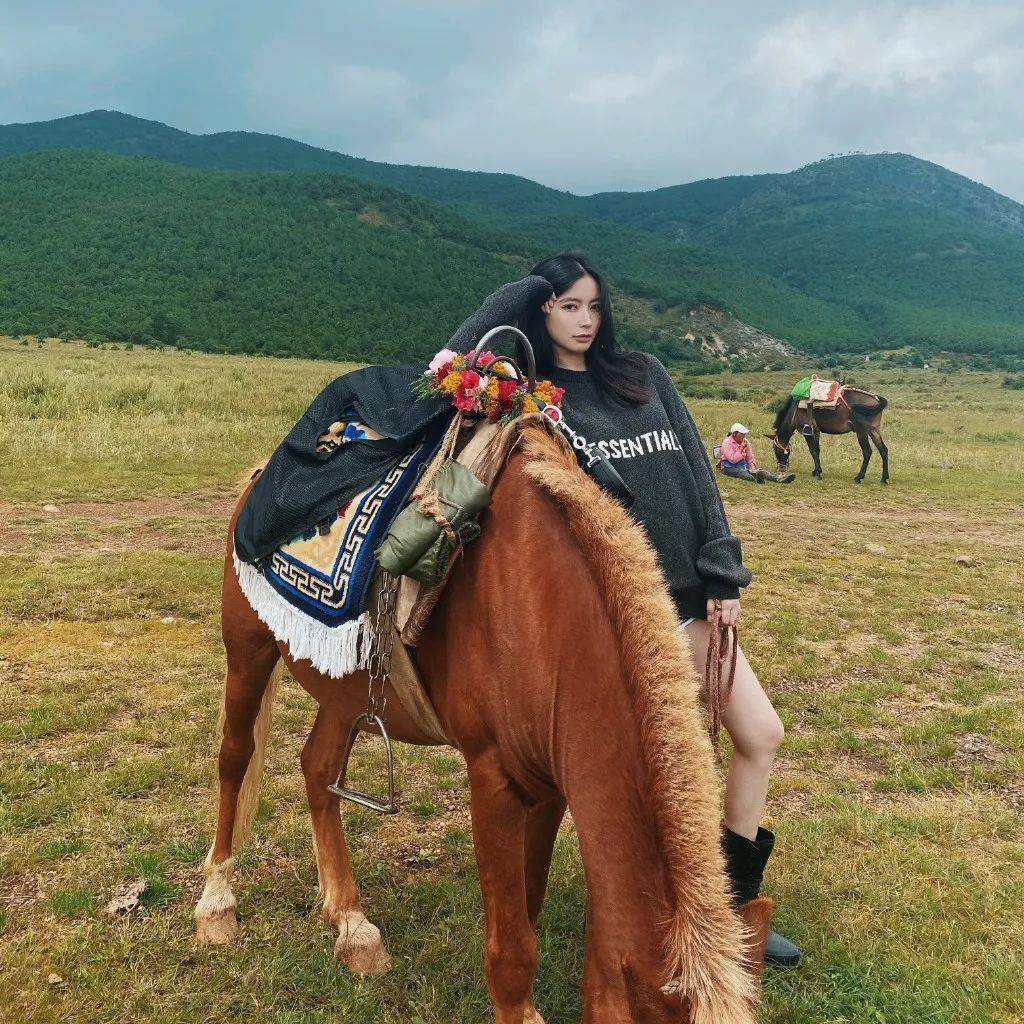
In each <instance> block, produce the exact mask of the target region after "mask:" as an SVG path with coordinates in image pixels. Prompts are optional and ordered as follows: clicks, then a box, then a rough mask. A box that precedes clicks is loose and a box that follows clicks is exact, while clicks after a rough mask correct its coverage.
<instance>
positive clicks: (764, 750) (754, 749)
mask: <svg viewBox="0 0 1024 1024" xmlns="http://www.w3.org/2000/svg"><path fill="white" fill-rule="evenodd" d="M732 711H733V714H732V715H731V716H730V717H729V720H727V721H726V722H725V726H726V728H727V729H728V730H729V735H730V736H731V737H732V746H733V750H734V751H736V753H737V754H739V755H740V756H741V757H745V758H755V759H757V760H770V759H771V758H773V757H774V756H775V755H776V753H777V752H778V749H779V748H780V746H781V745H782V740H783V739H784V738H785V728H784V727H783V725H782V720H781V719H780V718H779V717H778V713H777V712H776V711H775V709H774V708H773V707H772V706H771V703H770V702H769V701H768V699H767V697H762V698H761V699H760V700H752V701H750V705H749V706H748V707H746V708H734V709H732Z"/></svg>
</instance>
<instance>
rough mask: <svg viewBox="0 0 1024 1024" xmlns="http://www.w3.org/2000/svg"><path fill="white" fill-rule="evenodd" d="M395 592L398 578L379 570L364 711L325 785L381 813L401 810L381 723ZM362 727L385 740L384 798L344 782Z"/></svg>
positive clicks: (392, 758)
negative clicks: (333, 778)
mask: <svg viewBox="0 0 1024 1024" xmlns="http://www.w3.org/2000/svg"><path fill="white" fill-rule="evenodd" d="M397 591H398V579H397V577H395V576H392V575H391V574H390V573H386V572H383V571H382V572H381V583H380V589H379V590H378V592H377V615H376V618H375V619H374V622H373V640H372V642H371V647H370V659H369V674H370V682H369V685H368V687H367V693H366V710H365V711H364V712H362V713H361V714H359V715H357V716H356V718H355V719H354V721H353V722H352V726H351V728H350V729H349V731H348V739H347V740H346V741H345V748H344V750H343V751H342V756H341V767H340V768H339V769H338V777H337V778H336V779H335V780H334V782H333V783H331V785H329V786H328V787H327V791H328V792H329V793H332V794H333V795H334V796H339V797H341V798H342V799H343V800H351V801H352V802H353V803H356V804H360V805H361V806H363V807H369V808H370V810H373V811H379V812H380V813H381V814H397V813H398V812H399V810H400V808H399V805H398V796H397V794H396V793H395V755H394V751H393V750H392V748H391V737H390V736H389V735H388V730H387V726H386V725H385V724H384V707H385V705H386V704H387V700H388V699H387V694H386V693H385V692H384V686H385V684H386V683H387V680H388V675H389V674H390V671H391V650H392V647H393V645H394V642H395V630H394V608H395V598H396V595H397ZM364 729H365V731H367V732H370V731H376V732H377V733H378V734H379V735H380V737H381V739H383V740H384V754H385V757H386V758H387V777H388V795H387V798H386V799H384V798H382V797H375V796H371V795H370V794H369V793H363V792H361V791H360V790H358V789H352V788H350V787H349V786H346V785H345V777H346V775H347V774H348V763H349V759H350V758H351V756H352V748H353V747H354V746H355V742H356V737H357V736H358V735H359V733H360V732H361V731H363V730H364Z"/></svg>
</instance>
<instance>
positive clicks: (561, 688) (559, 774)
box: [196, 429, 771, 1024]
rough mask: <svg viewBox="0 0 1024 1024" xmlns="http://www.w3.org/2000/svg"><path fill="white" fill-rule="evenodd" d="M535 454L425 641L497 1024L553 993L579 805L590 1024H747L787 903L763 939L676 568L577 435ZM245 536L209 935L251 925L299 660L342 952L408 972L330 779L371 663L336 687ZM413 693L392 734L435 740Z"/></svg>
mask: <svg viewBox="0 0 1024 1024" xmlns="http://www.w3.org/2000/svg"><path fill="white" fill-rule="evenodd" d="M519 443H520V449H521V450H516V451H514V452H513V454H512V456H511V458H510V459H509V461H508V463H507V465H506V467H505V469H504V471H503V472H502V474H501V475H500V477H499V478H498V480H497V483H496V484H495V487H494V492H493V500H492V503H491V505H490V507H489V509H488V510H487V512H486V513H485V516H486V522H485V528H484V531H483V535H482V537H481V538H480V539H479V540H478V541H476V542H475V543H474V544H472V545H470V546H469V547H468V548H467V550H466V554H465V557H464V558H463V560H462V561H461V563H460V565H459V568H458V571H457V572H456V573H454V574H453V576H452V578H451V580H450V582H449V583H448V585H447V587H446V589H445V591H444V593H443V595H442V596H441V598H440V600H439V602H438V604H437V606H436V608H435V609H434V611H433V613H432V616H431V619H430V622H429V624H428V628H427V630H426V632H425V633H424V634H423V637H422V639H421V640H420V642H419V645H418V646H417V647H416V648H415V649H414V651H413V653H414V656H415V659H416V662H417V663H418V666H419V669H420V672H421V675H422V677H423V679H424V682H425V685H426V687H427V689H428V692H429V695H430V698H431V701H432V703H433V704H434V707H435V709H436V711H437V713H438V716H439V718H440V720H441V722H442V723H443V725H444V728H445V731H446V733H447V735H448V736H449V737H451V738H452V741H453V743H454V744H455V745H456V746H457V747H458V749H459V750H460V751H461V752H462V754H463V755H464V756H465V759H466V765H467V770H468V774H469V783H470V803H471V811H472V820H473V841H474V848H475V852H476V858H477V864H478V867H479V874H480V888H481V892H482V895H483V906H484V915H485V927H486V953H485V968H486V975H487V983H488V988H489V990H490V995H491V1000H492V1003H493V1006H494V1014H495V1021H496V1022H498V1024H524V1022H527V1024H542V1018H541V1017H540V1014H539V1013H538V1012H537V1010H536V1008H535V1007H534V1005H533V996H532V987H533V977H534V973H535V970H536V967H537V960H538V947H537V936H536V924H537V918H538V915H539V913H540V909H541V904H542V902H543V899H544V893H545V889H546V886H547V875H548V869H549V866H550V862H551V855H552V850H553V846H554V841H555V837H556V834H557V831H558V828H559V824H560V822H561V821H562V818H563V815H564V813H565V810H566V807H567V806H568V808H569V810H570V811H571V813H572V816H573V820H574V822H575V827H576V832H577V834H578V837H579V844H580V854H581V857H582V860H583V864H584V869H585V875H586V887H587V914H586V948H585V960H584V978H583V1019H584V1020H585V1021H588V1022H593V1024H598V1022H608V1024H611V1022H613V1021H614V1022H616V1024H618V1022H621V1021H637V1022H644V1024H660V1022H668V1021H679V1022H683V1021H686V1022H690V1021H694V1022H700V1024H711V1022H715V1024H748V1022H752V1021H753V1010H752V1004H753V994H754V981H753V979H752V977H751V975H753V974H756V973H757V972H758V970H759V965H760V962H761V958H762V956H763V943H764V938H765V936H766V934H767V927H768V918H769V916H770V907H771V903H770V901H769V900H764V899H761V900H757V901H754V902H752V903H748V904H746V905H745V907H744V908H743V909H742V911H741V914H742V918H743V919H745V920H746V922H747V924H748V926H749V928H750V929H751V932H752V934H753V935H754V936H755V937H756V938H755V940H754V941H753V942H752V943H751V944H750V945H749V946H745V944H744V927H743V924H742V921H741V917H740V916H738V915H737V914H735V913H734V912H733V911H732V909H731V906H730V899H729V894H728V890H727V885H726V878H725V874H724V868H723V861H722V855H721V850H720V804H719V795H720V793H719V789H720V787H719V779H718V776H717V773H716V770H715V766H714V759H713V755H712V751H711V745H710V741H709V738H708V736H707V733H706V730H705V727H704V724H703V720H702V715H701V710H700V706H699V703H698V681H697V678H696V674H695V673H694V671H693V668H692V663H691V661H690V659H689V653H688V651H687V647H686V643H687V642H686V639H685V637H684V636H683V635H682V634H681V633H680V632H679V631H678V630H677V628H676V627H677V616H676V613H675V609H674V607H673V605H672V602H671V599H670V597H669V594H668V591H667V588H666V586H665V584H664V579H663V577H662V576H661V572H660V568H659V567H658V563H657V559H656V556H655V554H654V552H653V550H652V549H651V547H650V544H649V542H648V541H647V539H646V536H645V535H644V533H643V530H642V528H641V527H639V525H638V524H636V523H635V522H634V521H633V520H632V519H631V518H630V517H629V515H628V514H627V512H626V511H625V509H624V508H623V507H622V506H620V505H618V504H617V503H616V502H615V501H614V500H613V499H612V498H610V497H609V496H608V495H606V494H605V493H604V492H602V491H601V490H600V488H599V487H598V486H597V485H596V484H595V483H594V482H593V481H592V480H591V479H590V478H589V477H587V476H586V475H585V474H584V473H583V472H582V470H580V468H579V467H578V465H577V464H576V460H575V457H574V456H573V454H572V452H571V451H570V450H569V449H568V447H567V445H565V443H564V442H562V441H561V440H556V439H554V438H552V437H550V436H549V435H548V434H547V433H546V432H545V431H541V430H539V429H528V430H527V431H525V432H524V433H523V435H522V436H521V438H520V442H519ZM244 497H245V496H244V495H243V498H242V500H241V501H240V502H239V507H241V503H242V501H244ZM237 514H238V510H237V509H236V511H235V516H236V517H237ZM232 534H233V520H232V527H231V529H229V533H228V538H229V539H228V544H227V557H226V560H225V571H224V589H223V603H222V622H223V635H224V643H225V646H226V648H227V679H226V683H225V695H224V714H223V738H222V742H221V747H220V760H219V775H220V792H219V808H218V817H217V833H216V838H215V840H214V843H213V847H212V849H211V850H210V853H209V855H208V857H207V860H206V865H205V872H206V876H207V882H206V887H205V889H204V891H203V895H202V898H201V899H200V901H199V904H198V906H197V907H196V923H197V934H198V936H199V938H200V939H202V940H205V941H209V942H225V941H230V939H231V938H233V937H234V935H235V934H236V932H237V928H238V925H237V920H236V914H235V899H234V896H233V894H232V892H231V887H230V878H231V874H232V869H233V866H234V857H233V855H234V853H235V851H237V849H238V847H239V844H240V843H241V841H242V840H243V838H244V836H245V833H246V830H247V829H248V827H249V823H250V820H251V817H252V811H253V808H254V807H255V803H256V797H257V787H258V784H259V774H260V768H261V764H262V761H263V754H264V747H265V743H266V738H267V731H268V726H269V720H270V708H271V704H272V701H273V696H274V687H275V685H276V679H277V677H278V675H279V673H280V666H281V662H282V660H283V662H284V663H285V664H287V666H288V667H289V669H290V670H291V672H292V674H293V675H294V677H295V678H296V679H297V680H298V682H299V683H300V684H301V685H302V686H303V687H304V688H305V689H306V690H307V691H309V693H310V694H312V696H313V697H314V698H315V699H316V701H317V702H318V704H319V711H318V713H317V716H316V721H315V723H314V725H313V730H312V732H311V733H310V736H309V739H308V740H307V742H306V745H305V747H304V748H303V751H302V757H301V762H302V770H303V773H304V775H305V780H306V791H307V794H308V797H309V804H310V810H311V814H312V819H313V840H314V847H315V852H316V862H317V870H318V874H319V882H320V891H321V894H322V897H323V913H324V916H325V918H326V919H327V920H328V921H330V922H331V923H332V924H333V925H334V926H335V927H336V928H337V930H338V939H337V942H336V945H335V954H336V956H337V958H338V959H339V960H341V961H342V962H343V963H345V964H347V965H348V966H349V967H350V968H351V969H352V970H354V971H357V972H360V973H370V974H372V973H379V972H381V971H383V970H386V969H387V967H388V966H389V964H390V959H389V957H388V954H387V952H386V950H385V948H384V945H383V943H382V941H381V936H380V932H379V931H378V929H377V927H376V926H375V925H373V924H371V923H370V922H369V921H368V920H367V918H366V917H365V915H364V914H363V912H362V910H361V908H360V902H359V893H358V890H357V888H356V884H355V881H354V879H353V877H352V870H351V864H350V861H349V855H348V850H347V848H346V845H345V838H344V834H343V831H342V826H341V815H340V813H339V800H338V798H337V797H335V796H332V795H331V794H330V793H329V792H328V789H327V787H328V784H329V783H331V782H332V781H333V780H334V778H335V776H336V774H337V772H338V767H339V762H340V759H341V753H342V751H341V747H342V740H343V738H344V736H345V735H346V733H347V730H348V727H349V723H350V722H351V721H352V720H353V719H354V718H355V716H356V715H357V714H358V713H359V712H361V711H362V710H363V708H364V706H365V701H366V689H367V677H366V673H365V672H357V673H353V674H352V677H351V678H350V679H349V678H346V679H345V680H338V679H332V678H329V677H327V676H325V675H323V674H321V673H319V672H317V671H315V670H314V669H312V668H311V666H310V664H309V662H308V661H295V660H294V659H293V658H292V657H291V656H290V654H289V652H288V650H287V647H286V646H285V645H282V644H279V643H278V642H277V641H276V640H275V639H274V637H273V635H272V634H271V633H270V631H269V629H268V628H267V627H266V626H265V625H264V624H263V623H262V622H261V621H260V620H259V618H258V617H257V616H256V614H255V612H254V611H253V609H252V607H251V606H250V605H249V603H248V602H247V600H246V599H245V597H244V596H243V594H242V592H241V590H240V589H239V586H238V581H237V578H236V575H235V571H234V567H233V565H232V559H231V547H232V543H231V539H230V538H231V536H232ZM584 636H585V637H586V643H581V640H582V638H583V637H584ZM390 696H391V699H390V701H389V704H388V720H389V729H390V731H391V732H392V734H393V736H394V737H395V738H396V739H400V740H403V741H407V742H411V743H423V742H428V741H427V740H426V739H425V738H424V736H423V735H422V734H420V733H419V732H418V731H417V728H416V727H415V726H414V725H413V724H412V723H411V721H410V720H409V719H408V717H407V716H406V715H405V713H404V712H403V710H402V707H401V704H400V703H399V702H398V700H397V699H396V698H395V696H394V694H391V695H390Z"/></svg>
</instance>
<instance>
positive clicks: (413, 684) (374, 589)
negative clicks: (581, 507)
mask: <svg viewBox="0 0 1024 1024" xmlns="http://www.w3.org/2000/svg"><path fill="white" fill-rule="evenodd" d="M531 426H535V427H541V428H542V429H544V430H547V431H548V432H549V433H551V434H552V435H554V436H558V431H557V430H556V429H555V428H554V426H553V425H552V423H551V420H549V419H548V417H546V416H543V415H541V414H540V413H532V414H529V415H526V416H521V417H520V418H519V419H517V420H515V421H514V422H513V423H509V424H505V425H502V424H498V423H491V422H490V421H488V420H481V421H479V422H466V423H464V424H463V425H462V427H461V428H460V429H459V432H458V437H457V439H456V441H455V450H454V458H455V460H456V461H457V462H459V463H461V464H462V465H463V466H465V467H466V468H467V469H468V470H469V471H470V472H472V473H473V475H474V476H475V477H476V478H477V479H478V480H479V481H480V482H481V483H482V484H484V485H485V486H486V487H488V488H491V487H492V486H493V485H494V482H495V481H496V480H497V478H498V476H499V475H500V473H501V470H502V468H503V467H504V465H505V463H506V462H507V461H508V458H509V456H510V455H511V454H512V451H513V450H514V449H515V446H516V444H517V442H518V441H519V438H520V435H521V434H522V432H523V430H524V429H526V428H527V427H531ZM457 563H458V557H457V555H456V557H455V558H453V559H451V560H450V561H449V562H448V564H447V566H446V567H445V569H444V571H443V574H442V576H441V579H440V582H439V583H437V584H436V585H435V586H426V585H424V584H423V583H421V582H419V581H417V580H415V579H413V578H411V577H409V576H400V577H399V578H398V591H397V595H396V598H395V609H394V625H393V632H392V637H391V642H392V647H391V665H390V671H389V681H390V683H391V687H392V689H393V690H394V693H395V696H396V697H397V698H398V700H399V702H400V703H401V705H402V707H403V709H404V710H405V712H406V713H407V714H408V715H409V717H410V718H411V719H412V720H413V722H415V724H416V725H417V727H418V728H420V729H421V730H422V731H423V732H424V734H425V735H426V736H427V737H429V738H430V739H431V740H432V741H433V742H435V743H438V744H450V740H449V738H448V736H447V735H446V734H445V731H444V726H443V725H442V724H441V721H440V719H439V718H438V717H437V712H436V711H435V710H434V707H433V705H432V704H431V702H430V698H429V696H428V695H427V691H426V687H425V686H424V685H423V680H422V679H421V677H420V674H419V670H418V669H417V667H416V662H415V660H414V659H413V657H412V654H411V648H413V647H415V645H416V643H417V642H418V641H419V639H420V637H421V636H422V635H423V631H424V630H425V629H426V626H427V623H428V621H429V619H430V614H431V612H432V611H433V610H434V607H435V606H436V604H437V602H438V600H440V597H441V595H442V594H443V593H444V588H445V587H446V586H447V584H448V581H449V580H450V578H451V576H452V573H453V571H454V569H455V567H456V565H457ZM381 583H382V572H381V571H380V570H378V571H377V573H376V575H375V577H374V581H373V584H372V586H371V591H370V597H369V600H368V602H367V604H368V607H369V608H375V607H376V605H377V596H378V594H379V592H380V587H381Z"/></svg>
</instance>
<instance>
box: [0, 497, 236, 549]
mask: <svg viewBox="0 0 1024 1024" xmlns="http://www.w3.org/2000/svg"><path fill="white" fill-rule="evenodd" d="M237 500H238V499H237V495H236V494H234V493H230V494H220V495H212V496H211V495H197V494H188V495H182V496H178V497H160V498H141V499H134V500H130V501H77V502H76V501H71V502H63V503H61V504H60V505H58V506H44V505H41V504H37V503H30V504H12V503H10V502H0V549H10V550H20V549H23V548H24V546H25V545H26V544H27V543H31V544H32V546H33V549H34V550H35V551H36V552H37V554H40V555H41V556H44V557H45V555H46V554H47V553H48V551H47V549H48V548H51V547H52V549H53V551H57V550H59V552H60V553H61V554H62V555H65V554H68V553H70V552H73V553H81V552H85V551H94V552H97V553H99V554H109V553H114V552H123V551H154V550H164V551H177V550H187V551H188V552H190V553H195V554H198V555H204V556H206V555H218V554H220V553H221V552H222V551H223V550H224V536H225V531H226V528H227V524H228V521H229V519H230V518H231V513H232V512H233V511H234V507H235V503H236V501H237ZM48 508H49V509H53V508H55V509H56V511H48V510H47V509H48ZM65 527H66V528H65ZM47 531H49V532H51V533H52V532H54V531H55V532H57V533H58V534H59V541H57V540H54V541H53V542H52V544H48V543H47V540H46V539H45V534H46V532H47ZM41 535H42V536H41Z"/></svg>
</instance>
